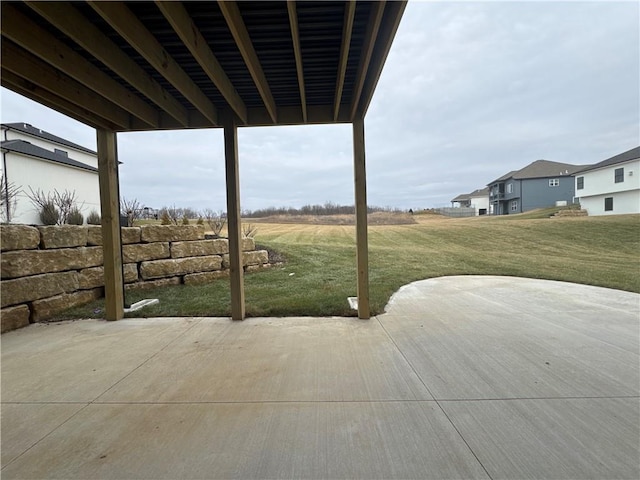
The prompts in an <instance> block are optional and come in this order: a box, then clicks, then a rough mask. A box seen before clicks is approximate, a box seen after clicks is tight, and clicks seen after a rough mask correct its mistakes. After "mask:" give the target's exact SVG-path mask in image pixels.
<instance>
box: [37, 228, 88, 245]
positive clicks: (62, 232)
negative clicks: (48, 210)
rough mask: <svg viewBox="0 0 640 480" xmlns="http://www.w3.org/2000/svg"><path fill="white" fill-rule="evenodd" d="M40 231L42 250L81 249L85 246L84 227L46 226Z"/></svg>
mask: <svg viewBox="0 0 640 480" xmlns="http://www.w3.org/2000/svg"><path fill="white" fill-rule="evenodd" d="M38 230H40V246H41V247H42V248H66V247H83V246H85V245H86V244H87V227H86V225H46V226H40V227H38Z"/></svg>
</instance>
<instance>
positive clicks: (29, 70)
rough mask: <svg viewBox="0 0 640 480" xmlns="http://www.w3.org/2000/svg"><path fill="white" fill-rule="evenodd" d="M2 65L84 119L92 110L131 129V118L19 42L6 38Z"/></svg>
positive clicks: (3, 39)
mask: <svg viewBox="0 0 640 480" xmlns="http://www.w3.org/2000/svg"><path fill="white" fill-rule="evenodd" d="M2 66H3V68H4V69H5V70H8V71H9V72H12V73H13V74H15V75H16V76H18V77H21V78H24V79H27V80H29V81H30V82H31V83H33V84H34V85H37V86H39V87H40V88H41V89H43V90H46V91H48V92H50V93H52V94H54V95H55V96H57V97H60V98H62V99H64V100H66V101H67V104H68V105H75V106H76V108H78V113H79V115H80V116H82V112H83V111H84V110H85V108H84V107H88V108H89V109H90V110H91V111H92V112H93V113H94V114H95V115H98V116H99V117H102V118H104V119H105V120H106V122H105V123H107V122H108V123H112V124H114V125H117V126H118V128H121V129H127V128H128V127H129V125H130V124H131V117H130V115H129V113H128V112H125V111H124V110H122V109H121V108H120V107H118V106H116V105H114V104H113V103H111V102H109V101H108V100H106V99H104V98H102V97H100V96H98V95H96V94H95V93H94V92H93V91H92V90H89V89H88V88H86V87H85V86H84V85H82V84H80V83H79V82H76V81H75V80H74V79H72V78H70V77H68V76H66V75H64V74H62V73H60V72H58V71H57V70H56V69H54V68H53V67H51V65H49V64H48V63H45V62H44V61H42V60H40V59H39V58H38V57H36V56H35V55H32V54H31V53H29V52H27V51H25V50H24V49H22V48H20V47H19V46H17V45H16V44H15V43H13V42H11V41H9V40H6V39H5V38H4V37H3V38H2Z"/></svg>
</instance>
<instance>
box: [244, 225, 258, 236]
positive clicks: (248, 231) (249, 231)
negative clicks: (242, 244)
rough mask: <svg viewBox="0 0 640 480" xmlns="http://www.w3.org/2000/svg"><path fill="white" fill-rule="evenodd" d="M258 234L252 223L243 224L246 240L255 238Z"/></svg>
mask: <svg viewBox="0 0 640 480" xmlns="http://www.w3.org/2000/svg"><path fill="white" fill-rule="evenodd" d="M256 233H258V228H257V227H256V226H255V225H252V224H251V223H243V224H242V236H243V237H245V238H253V237H255V236H256Z"/></svg>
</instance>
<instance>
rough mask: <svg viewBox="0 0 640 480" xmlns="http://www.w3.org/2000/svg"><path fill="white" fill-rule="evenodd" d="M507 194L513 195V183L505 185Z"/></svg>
mask: <svg viewBox="0 0 640 480" xmlns="http://www.w3.org/2000/svg"><path fill="white" fill-rule="evenodd" d="M507 193H513V183H507Z"/></svg>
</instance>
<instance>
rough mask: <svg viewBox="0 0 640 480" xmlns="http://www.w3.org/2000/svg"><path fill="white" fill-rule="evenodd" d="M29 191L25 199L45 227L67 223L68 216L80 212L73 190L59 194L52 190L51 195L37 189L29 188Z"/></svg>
mask: <svg viewBox="0 0 640 480" xmlns="http://www.w3.org/2000/svg"><path fill="white" fill-rule="evenodd" d="M29 191H30V193H27V197H28V198H29V200H31V203H32V204H33V205H34V207H36V210H37V211H38V212H39V213H40V220H41V221H42V223H44V224H45V225H62V224H65V223H69V215H70V214H71V213H72V212H74V211H76V210H77V211H78V212H80V210H81V206H79V205H78V200H77V198H76V192H75V190H73V191H69V190H64V191H63V192H59V191H58V190H55V189H54V190H53V193H51V192H49V193H45V192H44V191H43V190H41V189H39V188H38V189H37V190H34V189H33V188H31V187H29ZM76 218H77V217H76ZM54 219H55V221H54ZM83 221H84V219H83ZM51 222H53V223H51Z"/></svg>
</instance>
